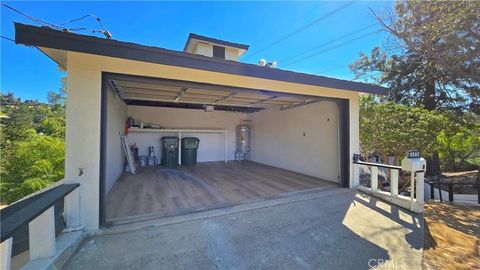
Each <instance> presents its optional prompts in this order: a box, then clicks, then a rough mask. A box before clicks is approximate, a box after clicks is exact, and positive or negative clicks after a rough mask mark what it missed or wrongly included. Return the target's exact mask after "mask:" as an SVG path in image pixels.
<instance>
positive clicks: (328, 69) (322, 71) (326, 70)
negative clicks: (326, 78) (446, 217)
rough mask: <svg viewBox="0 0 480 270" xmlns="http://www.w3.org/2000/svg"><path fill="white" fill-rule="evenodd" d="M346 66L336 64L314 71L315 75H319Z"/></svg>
mask: <svg viewBox="0 0 480 270" xmlns="http://www.w3.org/2000/svg"><path fill="white" fill-rule="evenodd" d="M346 66H347V65H341V66H336V67H333V68H327V69H323V70H320V71H319V72H317V73H315V75H321V74H322V73H327V72H330V71H334V70H337V69H341V68H344V67H346Z"/></svg>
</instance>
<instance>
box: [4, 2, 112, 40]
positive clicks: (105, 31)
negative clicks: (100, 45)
mask: <svg viewBox="0 0 480 270" xmlns="http://www.w3.org/2000/svg"><path fill="white" fill-rule="evenodd" d="M2 6H4V7H6V8H8V9H10V10H13V11H15V12H16V13H18V14H20V15H22V16H24V17H26V18H28V19H29V20H31V21H34V22H36V23H38V24H40V25H43V26H48V27H49V28H52V29H55V30H58V31H63V32H72V31H81V30H85V31H89V32H92V33H94V34H96V33H101V34H103V35H104V36H105V37H106V38H107V39H111V38H112V35H111V34H110V32H109V31H108V30H105V29H104V28H103V25H102V22H101V19H100V18H99V17H97V16H95V15H91V14H89V15H85V16H83V17H80V18H77V19H73V20H70V21H67V22H65V23H62V24H60V25H55V24H51V23H47V22H45V21H42V20H40V19H37V18H35V17H32V16H30V15H28V14H25V13H24V12H21V11H20V10H18V9H16V8H14V7H11V6H9V5H6V4H4V3H2ZM88 17H93V18H95V19H96V20H97V22H98V24H99V25H100V28H101V30H98V29H88V28H85V27H78V28H71V29H69V28H66V27H64V26H65V25H67V24H69V23H71V22H75V21H80V20H83V19H85V18H88Z"/></svg>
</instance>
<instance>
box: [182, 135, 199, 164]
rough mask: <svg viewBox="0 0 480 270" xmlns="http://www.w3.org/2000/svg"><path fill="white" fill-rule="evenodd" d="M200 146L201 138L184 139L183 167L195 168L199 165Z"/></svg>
mask: <svg viewBox="0 0 480 270" xmlns="http://www.w3.org/2000/svg"><path fill="white" fill-rule="evenodd" d="M199 144H200V139H199V138H195V137H185V138H182V165H185V166H193V165H195V164H197V149H198V145H199Z"/></svg>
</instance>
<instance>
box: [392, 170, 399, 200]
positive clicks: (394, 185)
mask: <svg viewBox="0 0 480 270" xmlns="http://www.w3.org/2000/svg"><path fill="white" fill-rule="evenodd" d="M390 191H391V194H392V196H397V195H398V170H395V169H390Z"/></svg>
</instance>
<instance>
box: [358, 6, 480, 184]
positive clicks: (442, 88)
mask: <svg viewBox="0 0 480 270" xmlns="http://www.w3.org/2000/svg"><path fill="white" fill-rule="evenodd" d="M478 14H480V2H479V1H456V2H453V1H427V2H424V1H398V2H397V3H396V5H395V11H394V12H387V13H385V14H382V15H377V14H375V13H374V16H375V18H376V19H377V20H378V22H379V23H380V25H381V26H382V27H383V29H384V30H385V31H386V32H388V33H389V34H390V35H391V36H393V37H394V39H393V42H392V40H389V41H390V42H386V43H385V44H384V48H383V49H380V48H379V47H376V48H373V49H372V51H371V54H370V55H367V54H365V53H361V54H360V57H359V59H358V60H357V61H355V62H354V63H352V64H351V65H350V69H351V70H352V71H353V72H354V73H355V75H356V78H357V79H358V78H364V79H365V80H367V81H373V82H374V83H377V84H381V85H385V86H387V87H388V88H390V89H391V91H390V93H389V99H390V100H393V101H395V102H399V103H402V104H408V105H418V106H422V107H423V108H425V109H427V110H431V111H432V110H450V111H457V112H459V113H463V112H466V111H473V112H475V113H477V114H479V113H480V105H479V99H480V79H479V71H480V24H479V20H478ZM392 51H393V52H394V53H391V52H392ZM427 159H428V163H429V166H427V168H428V170H427V173H428V174H430V175H435V174H438V173H439V172H440V162H439V159H438V153H437V151H433V152H432V154H431V157H427Z"/></svg>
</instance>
